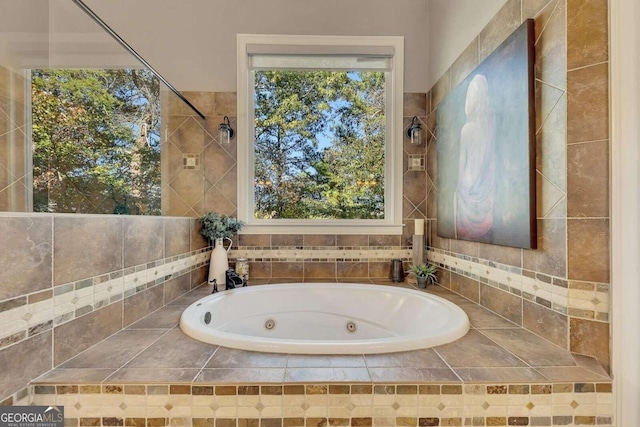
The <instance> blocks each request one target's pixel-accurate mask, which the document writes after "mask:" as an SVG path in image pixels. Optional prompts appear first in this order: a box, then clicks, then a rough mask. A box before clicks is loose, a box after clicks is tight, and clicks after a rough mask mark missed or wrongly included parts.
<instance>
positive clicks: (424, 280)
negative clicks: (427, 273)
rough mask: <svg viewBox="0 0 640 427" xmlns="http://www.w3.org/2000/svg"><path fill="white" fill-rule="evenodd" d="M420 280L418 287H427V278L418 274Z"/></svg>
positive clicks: (417, 277)
mask: <svg viewBox="0 0 640 427" xmlns="http://www.w3.org/2000/svg"><path fill="white" fill-rule="evenodd" d="M416 279H417V280H418V287H419V288H421V289H425V288H426V287H427V278H426V277H422V276H416Z"/></svg>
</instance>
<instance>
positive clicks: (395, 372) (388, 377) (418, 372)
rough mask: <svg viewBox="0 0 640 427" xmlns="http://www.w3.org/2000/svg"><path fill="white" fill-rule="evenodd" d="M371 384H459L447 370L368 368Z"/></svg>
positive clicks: (453, 374) (451, 372) (457, 379)
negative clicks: (400, 382) (399, 382)
mask: <svg viewBox="0 0 640 427" xmlns="http://www.w3.org/2000/svg"><path fill="white" fill-rule="evenodd" d="M369 373H370V374H371V380H372V381H373V382H398V381H402V382H410V383H416V382H435V381H437V382H460V379H459V378H458V377H457V376H456V374H455V373H454V372H453V371H452V370H451V369H449V368H369Z"/></svg>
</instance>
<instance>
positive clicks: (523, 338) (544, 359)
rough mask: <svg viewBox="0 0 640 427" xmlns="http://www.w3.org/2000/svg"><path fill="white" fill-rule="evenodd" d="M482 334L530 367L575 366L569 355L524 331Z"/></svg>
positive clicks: (512, 330) (492, 331) (506, 330)
mask: <svg viewBox="0 0 640 427" xmlns="http://www.w3.org/2000/svg"><path fill="white" fill-rule="evenodd" d="M482 333H483V334H484V335H486V336H488V337H489V338H491V339H492V340H493V341H495V342H497V343H498V344H500V345H501V346H502V347H504V348H506V349H507V350H509V351H510V352H511V353H513V354H515V355H516V356H518V357H519V358H521V359H522V360H524V361H525V362H526V363H528V364H529V365H531V366H534V367H535V366H575V362H574V360H573V357H571V353H569V352H568V351H566V350H563V349H561V348H560V347H558V346H556V345H555V344H552V343H550V342H549V341H547V340H545V339H543V338H540V337H539V336H537V335H535V334H532V333H531V332H529V331H527V330H525V329H491V330H484V331H482Z"/></svg>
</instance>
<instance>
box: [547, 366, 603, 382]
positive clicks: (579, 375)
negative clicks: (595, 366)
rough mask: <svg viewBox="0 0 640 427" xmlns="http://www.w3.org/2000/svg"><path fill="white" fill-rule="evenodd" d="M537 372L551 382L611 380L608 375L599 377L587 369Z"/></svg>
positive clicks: (570, 367)
mask: <svg viewBox="0 0 640 427" xmlns="http://www.w3.org/2000/svg"><path fill="white" fill-rule="evenodd" d="M536 370H537V371H538V372H540V373H541V374H542V375H544V376H545V377H547V378H548V379H550V380H551V381H569V382H574V381H576V382H584V381H610V380H611V378H609V377H608V376H606V375H598V374H596V373H594V372H591V371H589V370H587V369H584V368H579V367H574V366H562V367H547V368H536Z"/></svg>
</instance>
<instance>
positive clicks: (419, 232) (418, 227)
mask: <svg viewBox="0 0 640 427" xmlns="http://www.w3.org/2000/svg"><path fill="white" fill-rule="evenodd" d="M414 228H415V231H414V234H415V235H416V236H424V219H416V221H415V226H414Z"/></svg>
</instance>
